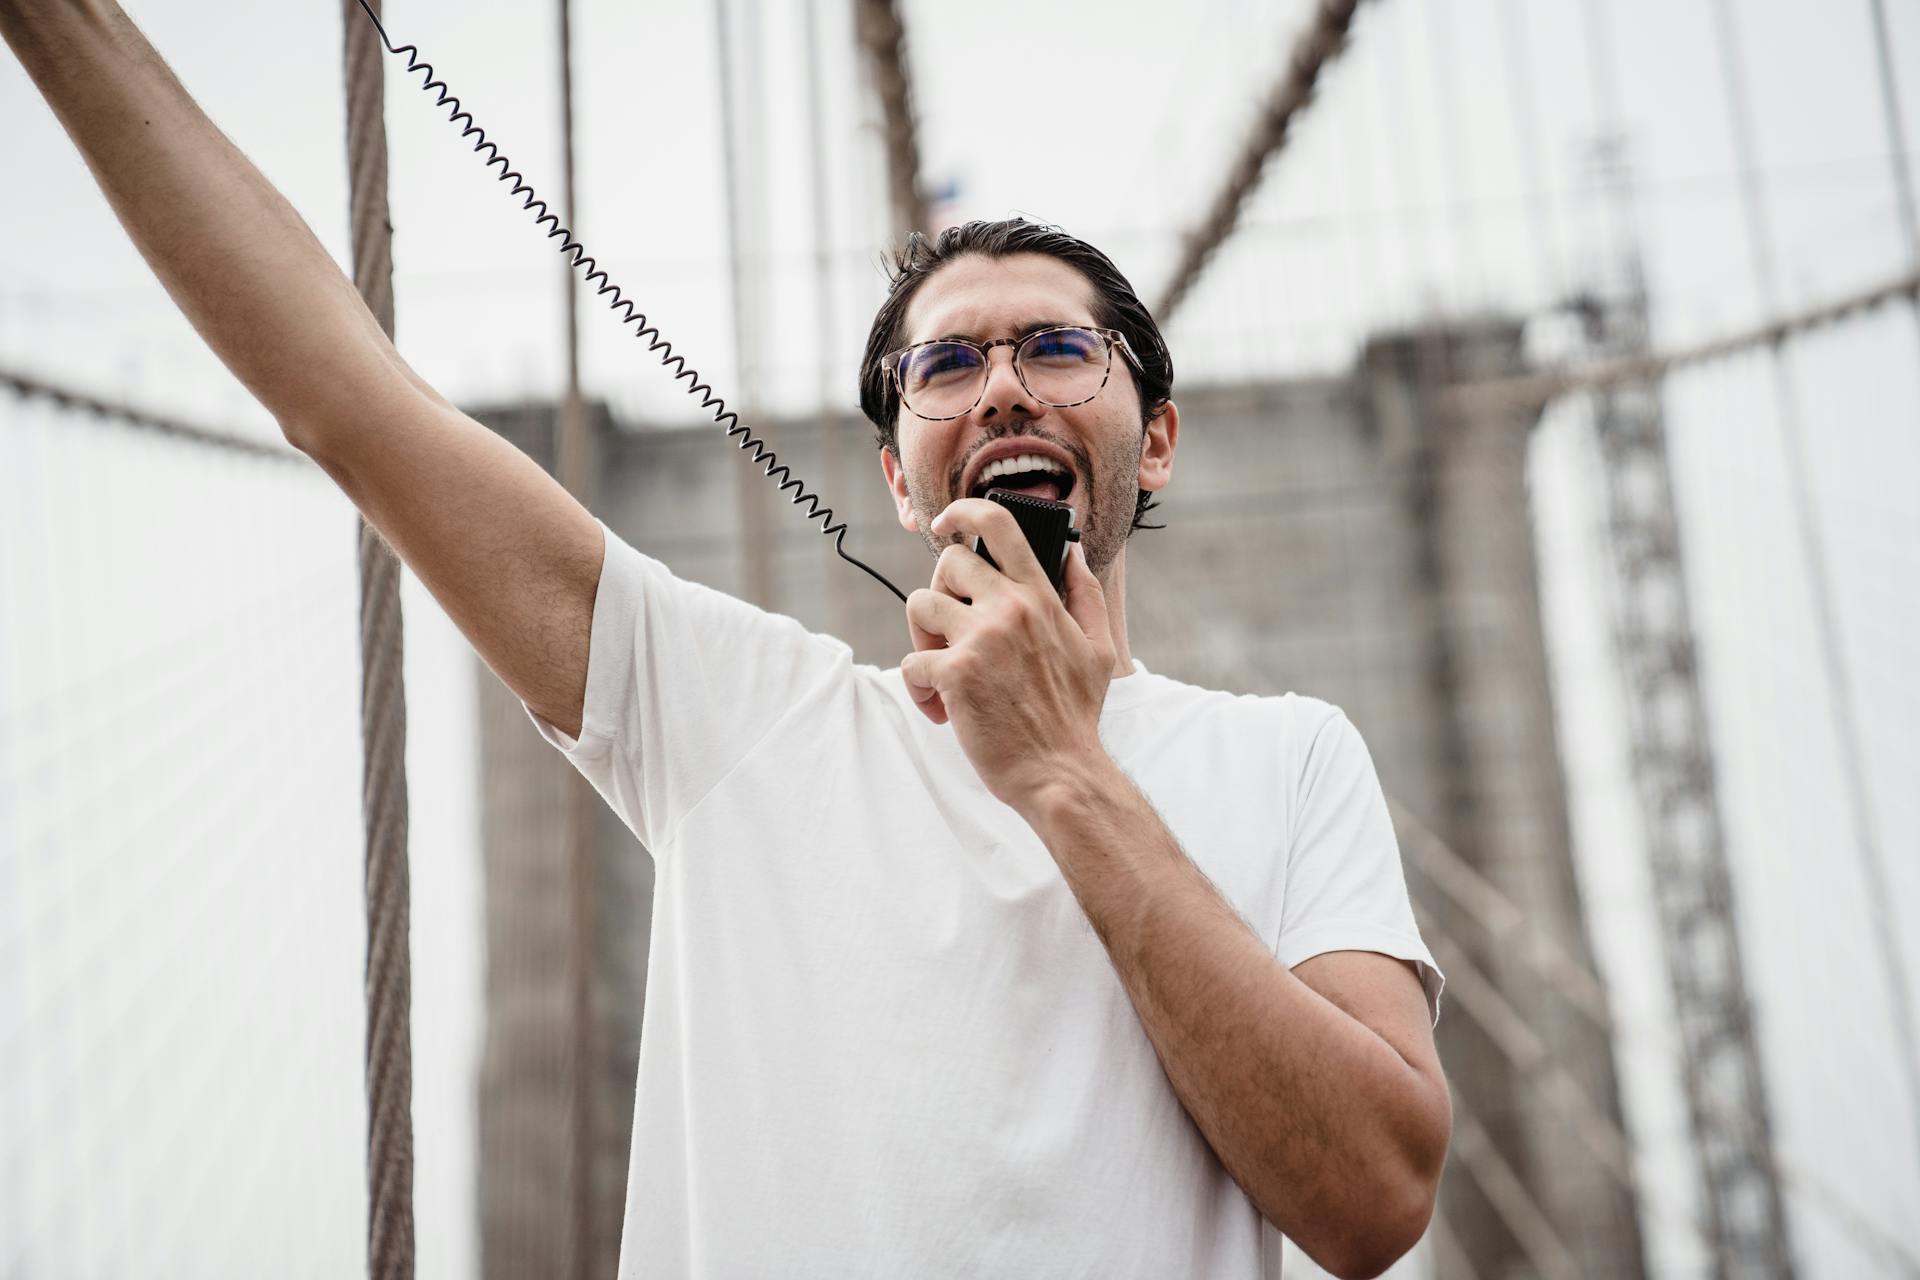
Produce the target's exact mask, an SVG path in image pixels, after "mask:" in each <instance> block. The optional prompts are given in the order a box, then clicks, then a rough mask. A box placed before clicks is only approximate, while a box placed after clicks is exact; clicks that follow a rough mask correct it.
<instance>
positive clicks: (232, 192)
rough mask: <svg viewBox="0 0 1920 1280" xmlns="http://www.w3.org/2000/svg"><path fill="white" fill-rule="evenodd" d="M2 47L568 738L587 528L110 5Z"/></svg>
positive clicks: (147, 249)
mask: <svg viewBox="0 0 1920 1280" xmlns="http://www.w3.org/2000/svg"><path fill="white" fill-rule="evenodd" d="M0 35H4V36H5V38H6V41H7V44H8V45H9V46H11V47H12V49H13V51H14V53H15V54H16V55H17V56H18V57H19V59H20V61H21V63H22V65H24V66H25V67H26V70H27V73H28V74H29V75H30V76H32V77H33V80H34V83H35V84H36V85H37V86H38V87H39V89H40V92H41V93H42V94H43V95H44V96H45V97H46V100H47V102H48V103H49V104H50V105H51V106H52V108H53V110H54V114H55V115H57V116H58V117H59V119H60V123H61V124H62V125H63V126H65V128H66V130H67V133H68V135H69V136H71V137H72V139H73V141H74V143H75V145H76V146H78V147H79V149H80V154H81V155H82V156H83V157H85V159H86V162H87V165H88V167H89V168H90V169H92V171H93V175H94V178H95V180H96V181H98V182H99V184H100V189H101V190H102V191H103V192H104V193H105V194H106V197H107V199H108V201H109V202H110V203H111V204H112V206H113V210H114V213H115V214H117V215H118V216H119V219H120V222H121V225H123V226H124V227H126V229H127V233H128V235H130V236H131V237H132V239H133V242H134V244H135V245H136V246H137V247H138V248H139V250H140V252H141V254H142V256H144V257H145V258H146V260H147V263H148V265H150V266H151V267H152V268H153V270H154V273H155V274H156V275H157V276H159V278H160V282H161V283H162V284H163V285H165V286H166V289H167V292H168V293H169V294H171V295H172V296H173V300H174V301H175V302H176V303H178V304H179V306H180V309H181V310H182V311H183V312H184V313H185V314H186V316H187V318H188V319H189V320H190V321H192V323H193V326H194V328H195V329H196V330H198V331H199V333H200V335H201V337H203V338H205V339H206V341H207V344H208V345H209V346H210V347H212V348H213V351H214V353H215V354H217V355H218V356H219V357H220V359H221V360H222V361H223V362H225V364H226V366H227V368H229V369H231V370H232V371H233V373H234V376H235V377H237V378H239V379H240V381H241V382H243V383H245V384H246V386H247V389H248V390H249V391H251V392H252V393H253V394H254V396H255V397H256V398H258V399H259V401H260V403H261V404H263V405H265V406H266V407H267V409H268V411H269V412H271V413H272V414H273V416H274V418H275V420H277V421H278V422H279V424H280V428H281V430H282V431H283V432H284V433H285V435H286V437H287V440H288V441H289V442H290V443H291V444H293V445H294V447H296V448H298V449H300V450H301V451H303V452H305V453H306V454H307V455H308V456H310V457H312V458H313V459H314V461H315V462H317V463H319V464H320V466H321V467H322V468H324V469H325V470H326V472H327V473H328V474H329V475H330V476H332V477H333V479H334V480H335V481H336V482H337V483H338V484H339V485H340V487H341V488H342V489H344V490H345V491H346V493H347V496H348V497H349V498H351V499H352V500H353V502H354V505H356V506H357V507H359V508H360V510H361V512H362V513H364V514H365V516H366V518H367V520H368V522H369V523H371V524H372V525H373V526H374V527H375V528H376V529H378V530H379V531H380V533H381V535H382V536H384V537H385V538H386V539H387V541H388V542H389V543H390V544H392V546H393V548H394V550H395V551H397V552H398V553H399V555H400V557H401V559H402V560H404V561H405V562H406V564H407V566H408V567H409V568H411V569H412V570H413V571H414V573H416V574H417V575H419V577H420V580H421V581H422V582H424V583H425V584H426V585H427V588H428V590H430V591H432V592H433V594H434V597H435V598H436V599H438V600H439V601H440V603H441V605H442V606H443V607H444V608H445V609H446V611H447V613H448V614H449V615H450V616H451V617H452V618H453V620H454V622H455V623H457V624H458V625H459V627H460V629H461V630H462V631H463V632H465V634H466V636H467V639H468V640H469V641H470V642H472V644H473V646H474V648H475V649H476V650H478V651H479V653H480V656H481V657H482V658H483V659H484V660H485V661H486V663H487V665H488V666H490V667H492V668H493V670H494V671H495V672H496V673H497V674H498V675H499V676H500V678H501V679H502V680H504V681H505V682H506V683H507V685H508V686H509V687H510V688H512V689H513V691H514V692H515V693H517V694H519V695H520V697H521V698H522V699H524V700H525V701H526V703H527V705H528V706H530V707H532V708H533V709H534V710H535V711H536V712H538V713H540V715H542V716H543V717H545V718H546V719H548V720H550V721H552V722H553V723H554V724H556V725H558V726H560V727H561V728H563V729H565V730H567V731H568V732H569V733H574V734H577V733H578V732H579V728H580V716H581V704H582V701H583V699H584V696H585V690H586V673H587V638H588V635H589V633H590V631H591V626H592V618H593V602H594V593H595V590H596V588H597V585H598V582H599V575H600V562H601V557H602V554H603V550H604V548H603V546H602V542H601V535H600V530H599V527H598V526H597V525H596V524H595V523H594V521H593V517H592V516H590V515H589V514H588V513H587V511H586V510H585V509H584V508H583V507H581V506H580V504H579V503H577V502H575V501H574V500H573V498H572V497H571V496H569V495H568V494H567V492H566V490H564V489H563V488H561V487H560V485H559V484H558V483H556V482H555V481H554V480H553V479H552V478H551V477H549V476H548V475H547V474H546V472H544V471H542V470H541V469H540V467H539V466H537V465H536V464H535V463H534V462H533V461H532V460H531V459H530V458H528V457H527V456H526V455H525V454H523V453H521V452H520V451H519V450H518V449H515V448H514V447H513V446H512V445H510V444H508V443H507V442H506V441H504V440H502V439H501V438H500V437H498V436H496V435H495V434H494V433H493V432H491V431H489V430H487V429H486V428H485V427H483V426H481V425H480V424H479V423H477V422H475V421H473V420H472V419H471V418H469V417H467V416H466V415H465V414H462V413H461V412H460V411H459V410H457V409H455V408H454V407H453V405H451V404H450V403H448V402H447V400H446V399H444V398H443V397H442V396H440V395H439V394H438V393H437V392H435V391H434V389H433V388H432V387H430V386H428V385H427V384H426V383H425V382H424V381H422V380H421V378H420V377H419V376H418V375H417V374H415V373H414V372H413V370H412V369H410V368H408V367H407V364H406V362H405V361H404V360H402V359H401V358H400V354H399V352H397V351H396V350H395V349H394V347H393V344H392V343H391V342H389V341H388V340H387V337H386V335H385V334H384V333H382V332H381V330H380V326H379V324H378V323H376V322H375V320H374V318H373V316H372V315H371V314H370V313H369V312H368V311H367V309H366V307H365V306H364V305H363V304H362V303H361V301H360V297H359V295H358V294H357V293H356V292H355V291H354V288H353V284H352V282H351V281H349V280H348V279H347V277H346V276H345V275H344V274H342V272H341V270H340V268H339V267H338V266H337V265H336V264H335V263H334V261H333V259H332V258H331V257H329V256H328V254H327V252H326V250H325V249H324V248H322V247H321V245H320V242H319V241H318V240H317V239H316V238H315V237H314V235H313V232H312V231H311V230H309V229H308V227H307V225H306V223H305V222H304V221H302V220H301V218H300V215H299V214H298V213H296V212H294V209H293V207H292V206H291V205H289V204H288V203H287V202H286V200H285V199H283V198H282V197H281V195H280V193H279V192H277V191H275V190H274V189H273V187H272V186H271V185H270V184H269V183H268V182H267V180H266V179H265V178H264V177H262V176H261V174H260V172H259V170H257V169H256V168H254V166H253V165H252V164H251V163H250V162H249V161H248V160H247V158H246V157H245V156H244V155H242V154H241V153H240V151H239V149H238V148H236V147H235V146H234V145H233V144H232V143H231V142H229V141H228V140H227V138H226V137H225V135H223V134H222V133H221V132H220V130H219V129H218V128H216V127H215V126H214V124H213V122H212V121H211V120H209V119H208V118H207V116H206V115H205V113H204V112H202V111H201V110H200V108H199V107H198V106H197V105H196V104H195V103H194V101H193V99H192V98H191V97H189V96H188V94H187V92H186V90H185V89H184V88H183V87H182V86H181V84H180V82H179V81H178V80H176V79H175V78H174V76H173V73H172V72H171V71H170V70H169V69H168V68H167V65H166V63H165V62H163V61H162V60H161V58H160V55H159V54H158V53H156V52H155V51H154V49H153V47H152V46H151V45H149V44H148V43H147V41H146V38H145V37H144V36H142V35H141V34H140V32H139V30H138V29H137V28H136V27H135V26H134V25H133V22H132V21H131V20H130V19H129V18H128V17H127V16H126V15H125V14H124V13H122V12H121V11H120V9H119V7H118V6H117V5H115V4H113V3H111V0H0Z"/></svg>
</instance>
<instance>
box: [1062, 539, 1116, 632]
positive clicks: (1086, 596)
mask: <svg viewBox="0 0 1920 1280" xmlns="http://www.w3.org/2000/svg"><path fill="white" fill-rule="evenodd" d="M1060 585H1061V587H1062V588H1063V589H1064V595H1063V599H1064V601H1065V603H1066V606H1067V613H1068V614H1069V615H1070V616H1071V617H1072V618H1073V620H1074V622H1075V623H1076V624H1077V625H1078V626H1079V628H1080V633H1081V634H1082V635H1084V636H1086V638H1087V639H1089V640H1091V641H1093V643H1094V644H1095V645H1096V646H1100V645H1104V644H1106V643H1108V642H1110V641H1111V640H1112V638H1113V634H1112V632H1111V630H1110V629H1109V627H1108V623H1107V593H1106V589H1105V588H1103V587H1102V586H1101V585H1100V579H1098V578H1096V577H1094V576H1093V570H1091V569H1089V568H1088V567H1087V552H1086V544H1085V543H1080V542H1070V543H1068V544H1067V572H1066V574H1065V576H1064V577H1062V578H1061V580H1060Z"/></svg>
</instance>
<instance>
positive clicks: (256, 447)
mask: <svg viewBox="0 0 1920 1280" xmlns="http://www.w3.org/2000/svg"><path fill="white" fill-rule="evenodd" d="M0 387H5V388H6V389H7V390H9V391H11V392H13V393H14V394H15V395H17V396H19V397H20V398H21V399H23V400H45V401H47V402H48V403H50V404H52V405H54V406H56V407H58V408H62V409H76V410H79V411H80V412H82V413H88V414H91V415H93V416H94V417H96V418H105V419H108V420H110V421H114V422H123V423H126V424H127V425H128V426H133V427H140V428H142V429H144V430H147V431H152V432H156V433H157V434H159V435H163V436H167V437H169V438H171V439H174V440H180V441H184V442H185V443H188V444H197V445H206V446H210V447H212V448H215V449H225V450H229V451H231V452H233V453H244V454H248V455H250V456H252V457H256V458H267V459H270V460H272V461H274V462H305V461H306V455H305V454H303V453H300V452H299V451H297V450H294V449H290V448H288V447H287V446H285V445H279V444H273V443H271V442H269V441H266V440H250V439H248V438H247V437H245V436H243V435H241V434H239V433H238V432H235V431H226V430H222V429H220V428H218V427H207V426H201V425H200V424H199V423H194V422H188V421H186V420H185V419H184V418H176V417H174V416H173V415H171V414H167V413H161V412H159V411H157V410H153V409H144V408H141V407H140V406H139V405H136V404H130V403H128V402H126V401H124V400H109V399H106V398H105V397H102V396H96V395H94V394H93V393H91V392H88V391H82V390H80V389H79V388H77V387H71V386H68V385H66V384H64V383H60V382H54V381H51V380H49V379H47V378H43V377H40V376H39V375H38V374H31V373H23V372H22V371H20V370H18V369H10V368H7V367H6V366H4V365H0Z"/></svg>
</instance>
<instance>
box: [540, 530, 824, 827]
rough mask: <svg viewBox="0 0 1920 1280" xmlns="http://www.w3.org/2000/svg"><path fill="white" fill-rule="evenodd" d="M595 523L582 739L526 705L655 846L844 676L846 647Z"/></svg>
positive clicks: (553, 740)
mask: <svg viewBox="0 0 1920 1280" xmlns="http://www.w3.org/2000/svg"><path fill="white" fill-rule="evenodd" d="M600 527H601V531H602V534H603V536H604V537H605V539H606V555H605V558H604V560H603V561H602V564H601V568H600V585H599V590H598V592H597V593H596V595H595V598H594V603H593V629H592V635H591V638H590V640H589V642H588V644H589V647H588V655H587V693H586V703H585V706H584V707H583V709H582V716H581V725H580V736H579V737H578V738H572V737H569V736H568V735H567V734H566V733H564V732H563V731H561V730H560V729H559V728H557V727H556V726H554V725H553V724H551V723H549V722H548V721H546V720H543V719H542V718H541V717H540V716H539V715H538V714H536V713H535V712H534V711H533V709H532V708H531V707H529V708H527V714H528V715H529V716H530V717H532V719H533V723H534V726H535V727H536V728H538V729H539V731H540V735H541V736H542V737H544V738H545V739H546V740H547V741H548V742H550V743H552V744H553V745H554V746H555V747H558V748H559V749H560V751H561V752H562V753H563V754H565V755H566V757H567V759H568V760H570V761H571V762H572V763H573V765H574V767H575V768H577V769H579V771H580V772H581V773H582V774H583V775H585V776H586V778H587V780H588V781H589V782H591V783H592V784H593V785H594V788H595V789H596V790H597V791H599V792H600V794H601V796H603V797H604V798H605V799H606V801H607V803H608V804H609V805H611V806H612V808H613V811H614V812H615V813H617V814H619V815H620V818H621V819H622V820H623V821H624V822H625V823H626V824H627V826H628V827H630V828H631V829H632V830H633V833H634V834H635V835H636V836H638V837H639V838H640V841H641V843H643V844H645V845H646V846H647V847H648V848H649V849H651V850H656V851H657V850H658V849H659V848H660V846H662V845H664V844H665V843H667V842H668V841H669V840H670V839H671V838H672V835H673V832H674V829H675V827H676V826H677V825H678V824H679V821H680V819H681V818H682V817H683V816H684V815H685V814H686V813H688V812H689V811H690V810H691V809H692V808H693V807H694V806H695V805H697V804H699V803H700V801H701V799H702V798H703V797H705V796H706V794H707V793H708V792H709V791H711V790H712V789H713V787H714V786H715V784H716V783H718V782H719V781H720V780H721V779H723V778H724V777H726V775H727V774H728V772H729V771H731V770H732V769H733V768H734V766H736V765H737V764H739V763H740V762H741V760H743V759H744V758H745V757H746V756H747V755H748V753H750V752H751V751H752V750H753V748H754V747H755V746H756V745H757V744H758V743H759V742H760V740H761V739H762V738H764V737H765V736H766V734H767V732H768V731H769V730H770V729H772V728H773V727H774V725H775V724H777V723H778V722H779V720H780V718H781V717H782V716H783V715H785V714H786V713H787V712H789V711H790V710H792V708H793V706H794V704H795V703H796V702H798V701H800V700H802V698H803V697H804V695H805V694H806V693H807V692H808V691H809V690H811V689H812V688H814V687H815V686H816V685H818V684H819V683H820V682H821V681H824V680H828V679H832V678H834V677H835V676H836V675H842V674H846V673H848V672H850V670H851V653H850V651H849V650H848V649H847V647H846V645H844V644H842V643H841V642H840V641H838V640H835V639H833V638H832V637H830V636H822V635H818V634H815V633H814V632H810V631H808V630H807V629H806V628H805V627H803V626H801V625H800V624H799V623H798V622H796V621H794V620H793V619H792V618H788V617H784V616H782V615H780V614H775V613H768V612H766V611H765V610H762V609H758V608H755V607H754V606H752V605H750V604H747V603H745V602H743V601H741V600H737V599H735V598H734V597H732V596H730V595H727V594H726V593H724V592H720V591H715V590H713V589H712V588H710V587H704V586H701V585H700V584H698V583H693V582H688V581H686V580H684V579H682V578H678V577H675V576H674V574H673V573H672V572H671V571H669V570H668V569H667V567H666V566H665V565H663V564H661V563H660V562H659V561H658V560H655V559H653V558H652V557H651V556H647V555H643V554H642V553H640V552H638V551H636V550H634V549H633V548H632V547H631V546H629V545H627V543H626V542H625V541H623V540H622V539H621V538H620V536H619V535H618V534H616V533H614V532H613V531H612V530H611V529H608V528H607V527H606V525H605V524H602V525H601V526H600ZM523 705H524V704H523Z"/></svg>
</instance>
